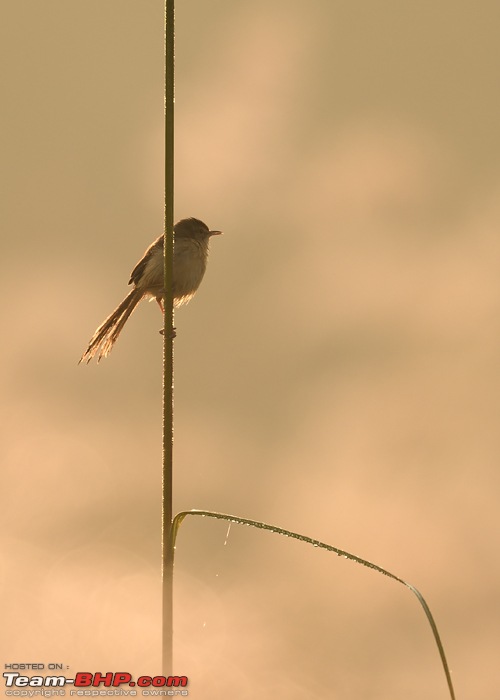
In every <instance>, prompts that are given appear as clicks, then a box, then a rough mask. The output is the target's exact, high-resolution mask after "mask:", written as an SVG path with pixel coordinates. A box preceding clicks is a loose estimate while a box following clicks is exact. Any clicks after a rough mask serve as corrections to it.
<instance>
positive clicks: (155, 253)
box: [80, 219, 222, 362]
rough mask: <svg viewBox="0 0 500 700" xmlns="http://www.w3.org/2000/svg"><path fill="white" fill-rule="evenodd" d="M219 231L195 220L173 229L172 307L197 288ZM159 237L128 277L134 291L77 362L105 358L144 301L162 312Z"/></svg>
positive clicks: (97, 332)
mask: <svg viewBox="0 0 500 700" xmlns="http://www.w3.org/2000/svg"><path fill="white" fill-rule="evenodd" d="M220 233H222V232H221V231H210V230H209V229H208V226H207V225H206V224H204V223H203V221H200V220H199V219H182V220H181V221H178V222H177V223H176V224H175V226H174V260H173V296H174V306H175V307H178V306H181V305H182V304H187V303H188V301H189V300H190V299H192V297H193V296H194V294H195V292H196V290H197V289H198V287H199V286H200V284H201V280H202V279H203V275H204V274H205V270H206V267H207V259H208V241H209V238H210V236H216V235H219V234H220ZM163 241H164V238H163V236H160V237H159V238H157V239H156V241H155V242H154V243H152V244H151V245H150V246H149V248H148V249H147V250H146V252H145V253H144V255H143V256H142V258H141V260H139V262H138V263H137V265H136V266H135V267H134V269H133V270H132V272H131V274H130V280H129V284H133V285H134V288H133V289H132V291H131V292H129V293H128V294H127V296H126V297H125V299H124V300H123V301H122V303H121V304H119V305H118V306H117V307H116V309H115V310H114V311H113V313H112V314H110V315H109V316H108V318H107V319H106V320H105V321H103V322H102V323H101V325H100V326H99V328H97V330H96V331H95V333H94V335H93V336H92V338H91V339H90V341H89V345H88V348H87V349H86V350H85V352H84V353H83V355H82V356H81V358H80V362H90V360H91V359H92V358H93V357H95V356H96V355H97V362H99V360H100V359H101V358H102V357H107V355H109V353H110V352H111V349H112V347H113V345H114V344H115V342H116V340H117V338H118V336H119V335H120V333H121V330H122V328H123V326H124V325H125V323H126V321H127V319H128V317H129V316H130V314H131V313H132V311H133V310H134V309H135V307H136V306H137V304H138V303H139V302H140V301H141V300H142V299H143V298H144V297H151V298H156V301H157V302H158V305H159V307H160V309H161V311H162V312H163V310H164V307H163V300H164V296H165V290H164V276H163V265H164V263H163Z"/></svg>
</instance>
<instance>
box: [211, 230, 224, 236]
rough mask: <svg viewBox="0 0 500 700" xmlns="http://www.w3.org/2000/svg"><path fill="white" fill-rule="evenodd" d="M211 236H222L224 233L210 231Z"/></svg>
mask: <svg viewBox="0 0 500 700" xmlns="http://www.w3.org/2000/svg"><path fill="white" fill-rule="evenodd" d="M209 234H210V235H211V236H222V231H209Z"/></svg>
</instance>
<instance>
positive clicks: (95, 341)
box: [78, 289, 143, 364]
mask: <svg viewBox="0 0 500 700" xmlns="http://www.w3.org/2000/svg"><path fill="white" fill-rule="evenodd" d="M142 296H143V293H142V292H141V291H139V290H138V289H132V291H131V292H130V293H129V294H127V296H126V297H125V299H124V300H123V301H122V303H121V304H119V305H118V306H117V307H116V309H115V310H114V311H113V313H112V314H110V315H109V316H108V318H107V319H106V320H105V321H103V322H102V323H101V325H100V326H99V328H98V329H97V330H96V332H95V333H94V335H93V336H92V338H91V339H90V341H89V345H88V348H87V349H86V350H85V352H84V353H83V355H82V356H81V358H80V361H79V363H78V364H80V362H87V363H88V362H90V360H91V359H92V358H93V357H95V356H96V355H97V362H99V361H100V360H101V358H103V357H107V356H108V355H109V353H110V352H111V349H112V347H113V345H114V344H115V343H116V340H117V338H118V336H119V335H120V333H121V330H122V328H123V326H124V325H125V323H126V321H127V319H128V317H129V316H130V314H131V313H132V311H133V310H134V309H135V307H136V306H137V304H138V303H139V302H140V300H141V299H142Z"/></svg>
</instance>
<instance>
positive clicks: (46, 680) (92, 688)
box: [3, 672, 188, 698]
mask: <svg viewBox="0 0 500 700" xmlns="http://www.w3.org/2000/svg"><path fill="white" fill-rule="evenodd" d="M3 677H4V678H5V686H6V688H7V690H6V691H5V694H6V695H7V696H15V697H29V698H33V697H35V696H40V695H42V696H43V697H50V696H51V695H66V691H65V690H62V691H61V690H56V688H66V686H73V687H72V688H71V689H69V695H75V696H77V697H78V696H91V697H99V696H112V695H115V696H116V695H122V696H127V695H128V696H136V695H137V693H138V692H140V694H141V695H151V696H167V697H172V696H174V695H177V696H179V695H180V696H186V695H188V691H187V690H186V686H187V683H188V679H187V676H139V678H137V680H134V679H133V677H132V674H130V673H76V674H75V677H74V678H67V677H66V676H21V675H20V674H19V673H16V672H12V673H4V674H3ZM35 688H39V689H40V690H39V691H36V690H35ZM42 689H43V690H42ZM49 689H52V691H51V690H49ZM137 689H139V691H138V690H137Z"/></svg>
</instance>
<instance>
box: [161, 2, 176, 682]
mask: <svg viewBox="0 0 500 700" xmlns="http://www.w3.org/2000/svg"><path fill="white" fill-rule="evenodd" d="M164 235H165V245H164V256H165V268H164V273H165V316H164V335H163V338H164V340H163V470H162V669H163V675H165V676H169V675H171V674H172V662H173V574H174V560H173V552H172V548H171V546H170V542H171V538H172V515H173V512H172V488H173V460H172V442H173V436H174V432H173V423H174V414H173V398H174V394H173V389H174V347H173V335H174V334H173V327H174V310H173V291H172V281H173V257H174V255H173V254H174V0H165V227H164Z"/></svg>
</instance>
